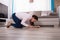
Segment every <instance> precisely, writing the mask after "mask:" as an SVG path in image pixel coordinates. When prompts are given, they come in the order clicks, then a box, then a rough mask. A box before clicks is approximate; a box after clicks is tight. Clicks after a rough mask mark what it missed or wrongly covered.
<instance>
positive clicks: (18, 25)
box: [11, 13, 24, 28]
mask: <svg viewBox="0 0 60 40" xmlns="http://www.w3.org/2000/svg"><path fill="white" fill-rule="evenodd" d="M12 19H13V21H14V22H15V24H11V25H12V26H14V27H15V28H23V27H24V26H23V25H22V24H21V20H20V19H19V18H17V17H16V16H15V13H14V14H12Z"/></svg>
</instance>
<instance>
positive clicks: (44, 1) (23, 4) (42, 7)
mask: <svg viewBox="0 0 60 40" xmlns="http://www.w3.org/2000/svg"><path fill="white" fill-rule="evenodd" d="M14 10H15V12H24V11H25V12H26V11H49V10H51V0H34V2H33V3H29V0H14Z"/></svg>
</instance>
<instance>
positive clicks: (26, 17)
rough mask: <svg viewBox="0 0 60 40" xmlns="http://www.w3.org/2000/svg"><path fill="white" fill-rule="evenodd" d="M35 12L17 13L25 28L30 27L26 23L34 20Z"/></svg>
mask: <svg viewBox="0 0 60 40" xmlns="http://www.w3.org/2000/svg"><path fill="white" fill-rule="evenodd" d="M32 15H33V12H31V13H28V12H17V13H16V17H18V18H19V19H20V20H22V21H21V24H22V25H24V26H29V24H27V23H26V22H27V21H29V20H30V19H31V18H32Z"/></svg>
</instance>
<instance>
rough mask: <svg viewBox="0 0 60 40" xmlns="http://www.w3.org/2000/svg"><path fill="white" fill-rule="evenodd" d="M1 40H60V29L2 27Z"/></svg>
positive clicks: (0, 30)
mask: <svg viewBox="0 0 60 40" xmlns="http://www.w3.org/2000/svg"><path fill="white" fill-rule="evenodd" d="M0 40H60V28H52V27H51V28H50V27H41V28H23V29H16V28H9V29H7V28H6V27H0Z"/></svg>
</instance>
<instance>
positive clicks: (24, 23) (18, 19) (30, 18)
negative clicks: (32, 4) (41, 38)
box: [6, 12, 39, 28]
mask: <svg viewBox="0 0 60 40" xmlns="http://www.w3.org/2000/svg"><path fill="white" fill-rule="evenodd" d="M12 19H13V21H14V22H15V24H12V23H11V22H8V23H7V25H6V26H7V28H9V27H10V26H13V27H15V28H23V27H35V26H34V22H36V21H38V17H37V16H36V15H33V13H28V12H26V13H25V12H18V13H14V14H12ZM37 28H39V26H37Z"/></svg>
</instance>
